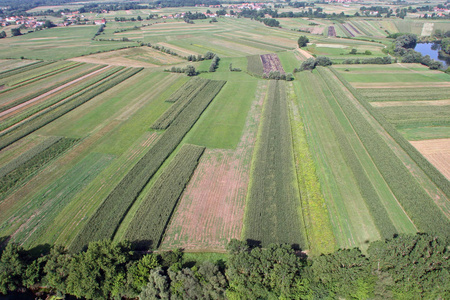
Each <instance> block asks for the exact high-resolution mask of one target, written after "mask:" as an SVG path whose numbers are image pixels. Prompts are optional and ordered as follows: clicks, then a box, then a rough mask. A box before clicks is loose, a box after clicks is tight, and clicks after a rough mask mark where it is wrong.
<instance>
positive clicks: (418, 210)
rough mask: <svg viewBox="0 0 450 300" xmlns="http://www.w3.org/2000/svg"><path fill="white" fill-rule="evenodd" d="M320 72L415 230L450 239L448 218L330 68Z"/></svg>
mask: <svg viewBox="0 0 450 300" xmlns="http://www.w3.org/2000/svg"><path fill="white" fill-rule="evenodd" d="M318 71H319V73H320V75H321V76H322V78H323V79H324V80H325V82H326V83H327V85H328V87H329V88H330V90H331V91H332V92H333V94H334V95H336V100H337V102H338V103H339V105H340V107H341V108H342V110H343V112H344V113H345V115H346V116H347V118H348V120H349V121H350V122H351V124H352V126H353V128H354V129H355V131H356V133H357V134H358V136H359V138H360V140H361V142H362V143H363V144H364V146H365V148H366V150H367V152H368V153H369V155H370V156H371V158H372V160H373V161H374V163H375V164H376V166H377V168H378V170H379V171H380V173H381V175H382V176H383V177H384V179H385V181H386V183H387V184H388V185H389V187H390V188H391V190H392V192H393V193H394V195H395V197H396V198H397V199H398V201H399V202H400V204H401V205H402V206H403V208H404V209H405V211H406V213H407V214H408V215H409V216H410V217H411V219H412V221H413V222H414V224H415V225H416V227H417V228H418V229H419V230H421V231H425V232H430V233H434V234H440V235H442V236H450V221H449V220H448V218H447V217H446V216H445V215H444V214H443V212H442V211H441V210H440V209H439V208H438V207H437V205H436V204H435V203H434V201H433V199H432V198H431V197H430V195H429V194H428V193H427V192H426V191H425V190H424V188H423V187H422V186H421V185H420V183H419V182H418V181H417V180H416V179H415V178H414V176H413V175H412V174H411V172H410V171H409V170H408V168H407V167H406V166H405V165H404V164H403V162H402V161H401V160H400V159H399V158H398V157H397V156H396V155H395V153H394V152H393V150H392V149H391V148H390V147H389V145H388V144H387V143H386V142H385V141H384V140H383V138H382V137H381V136H380V134H379V133H378V132H377V131H376V130H375V128H374V127H372V125H371V124H370V123H369V121H368V120H366V119H365V117H364V116H363V115H362V114H361V113H360V112H359V111H358V109H357V108H356V106H355V105H354V104H353V103H352V102H351V100H350V99H349V98H348V97H347V95H346V94H345V92H344V90H343V89H342V85H341V82H340V81H339V80H338V79H336V78H333V72H331V71H330V70H329V69H326V68H319V69H318ZM394 130H395V129H394ZM447 182H448V181H447Z"/></svg>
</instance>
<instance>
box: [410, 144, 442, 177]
mask: <svg viewBox="0 0 450 300" xmlns="http://www.w3.org/2000/svg"><path fill="white" fill-rule="evenodd" d="M411 144H412V145H413V146H414V147H416V149H417V150H419V152H420V153H422V155H423V156H425V158H426V159H428V161H429V162H430V163H432V164H433V166H435V167H436V169H438V170H439V171H441V173H442V174H443V175H444V176H445V177H446V178H447V179H448V180H450V139H435V140H424V141H411Z"/></svg>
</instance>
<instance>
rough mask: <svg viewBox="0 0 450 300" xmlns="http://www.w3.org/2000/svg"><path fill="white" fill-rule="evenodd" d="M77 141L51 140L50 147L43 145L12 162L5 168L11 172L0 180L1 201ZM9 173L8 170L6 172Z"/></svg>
mask: <svg viewBox="0 0 450 300" xmlns="http://www.w3.org/2000/svg"><path fill="white" fill-rule="evenodd" d="M76 142H77V139H69V138H63V139H59V140H57V141H54V140H52V139H49V140H47V141H46V143H48V145H46V143H45V144H41V145H39V146H37V147H35V148H33V149H31V150H29V151H28V152H26V153H24V154H22V155H21V156H19V157H18V158H17V159H16V160H14V161H11V163H10V164H9V165H6V166H5V168H8V169H11V168H12V167H14V168H13V169H12V170H11V171H9V172H5V173H6V174H4V175H3V176H2V177H1V178H0V200H1V199H4V198H5V197H6V195H7V194H9V192H10V191H11V190H12V189H14V188H17V187H18V186H20V185H22V184H23V183H24V182H25V181H26V180H27V179H30V178H31V177H32V176H33V175H35V174H36V172H37V171H38V170H39V169H41V168H42V167H43V166H45V165H46V164H47V163H49V162H50V161H52V160H53V159H55V158H56V157H58V156H59V155H60V154H61V153H63V152H64V151H66V150H67V149H69V148H70V147H71V146H72V145H73V144H75V143H76ZM5 171H8V170H5Z"/></svg>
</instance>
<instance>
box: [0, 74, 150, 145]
mask: <svg viewBox="0 0 450 300" xmlns="http://www.w3.org/2000/svg"><path fill="white" fill-rule="evenodd" d="M141 70H142V69H127V70H124V71H123V72H119V73H118V74H117V75H115V76H114V78H111V79H110V80H108V81H107V82H102V83H100V84H98V85H95V86H93V87H91V88H89V89H87V90H85V91H83V92H82V94H79V95H76V97H73V98H70V100H68V101H66V102H65V103H62V104H61V105H58V106H53V107H51V108H50V109H48V110H46V111H44V112H42V113H39V114H38V115H36V116H35V117H33V118H32V119H29V120H27V122H26V123H22V124H21V125H20V126H19V127H16V128H14V130H12V131H10V132H8V133H6V134H4V135H3V136H2V137H1V139H0V149H3V148H4V147H6V146H8V145H10V144H12V143H14V142H15V141H17V140H19V139H21V138H23V137H24V136H26V135H28V134H30V133H31V132H33V131H35V130H37V129H39V128H41V127H42V126H44V125H46V124H48V123H50V122H52V121H54V120H55V119H57V118H59V117H61V116H62V115H64V114H66V113H68V112H69V111H71V110H73V109H74V108H76V107H78V106H80V105H81V104H83V103H85V102H87V101H89V100H90V99H92V98H94V97H95V96H97V95H99V94H101V93H103V92H105V91H107V90H108V89H110V88H112V87H113V86H115V85H117V84H119V83H121V82H123V81H124V80H126V79H128V78H129V77H131V76H133V75H135V74H136V73H138V72H139V71H141Z"/></svg>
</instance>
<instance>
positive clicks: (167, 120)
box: [151, 79, 209, 129]
mask: <svg viewBox="0 0 450 300" xmlns="http://www.w3.org/2000/svg"><path fill="white" fill-rule="evenodd" d="M191 81H192V80H191ZM191 81H189V82H191ZM194 82H195V86H194V85H193V84H192V85H191V86H189V89H188V90H186V91H185V94H184V95H183V96H181V97H178V99H177V100H176V102H175V103H174V104H173V105H172V106H171V107H169V108H168V109H167V110H166V111H165V112H164V113H163V114H162V115H161V116H160V117H159V118H158V119H157V120H156V121H155V122H154V123H153V124H152V126H151V128H152V129H166V128H167V127H169V125H170V124H171V123H172V122H173V120H175V119H176V117H177V116H178V115H179V114H180V113H181V111H182V110H183V109H185V108H186V106H188V105H189V103H191V101H192V99H194V97H195V96H196V95H197V94H198V93H199V92H200V91H201V90H202V89H203V88H204V87H205V86H206V85H207V84H208V82H209V80H208V79H200V80H195V81H194ZM183 87H184V86H183ZM183 87H181V88H183ZM181 88H180V89H181Z"/></svg>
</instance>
